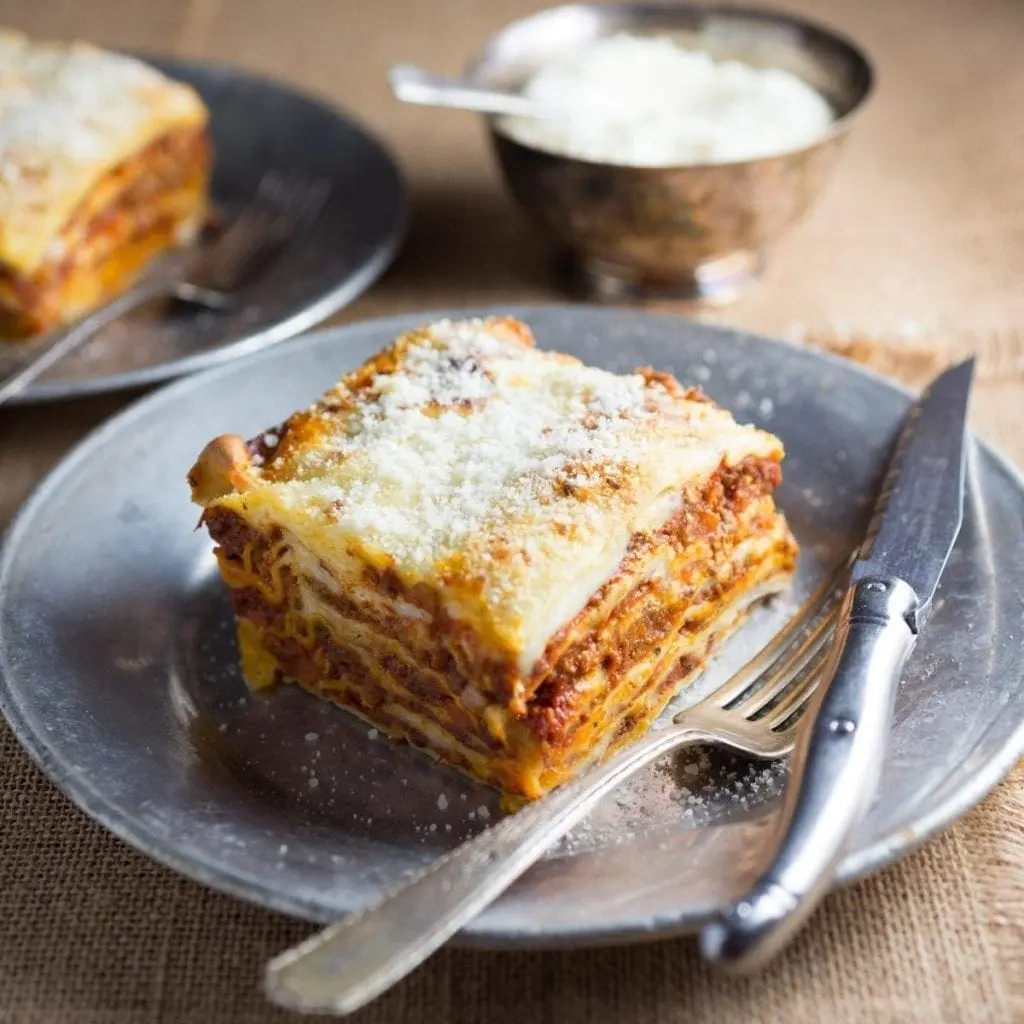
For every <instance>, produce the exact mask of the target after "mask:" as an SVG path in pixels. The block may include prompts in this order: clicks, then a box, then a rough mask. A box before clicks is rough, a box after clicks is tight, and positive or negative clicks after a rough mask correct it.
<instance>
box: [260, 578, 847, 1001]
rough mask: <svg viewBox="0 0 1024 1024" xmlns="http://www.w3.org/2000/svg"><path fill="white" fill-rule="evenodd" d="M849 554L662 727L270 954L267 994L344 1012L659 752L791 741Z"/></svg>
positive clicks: (421, 956)
mask: <svg viewBox="0 0 1024 1024" xmlns="http://www.w3.org/2000/svg"><path fill="white" fill-rule="evenodd" d="M848 569H849V565H848V564H846V565H844V566H842V567H841V568H840V569H839V570H838V571H837V573H836V574H835V575H834V576H833V577H832V578H831V579H830V580H829V581H828V582H827V583H825V584H824V585H823V586H822V587H821V588H820V589H819V590H818V591H817V592H816V593H815V594H813V595H812V596H811V597H810V598H809V599H808V600H807V601H806V602H805V603H804V605H803V606H802V607H801V608H800V609H799V611H798V612H797V614H796V615H795V616H794V617H793V618H792V619H791V620H790V621H789V623H788V624H787V625H786V626H785V627H784V628H783V630H782V631H781V632H780V633H779V634H778V635H777V636H776V637H775V638H774V639H773V640H772V641H771V642H770V643H769V644H768V645H767V646H766V647H765V648H763V649H762V650H761V651H760V653H758V654H757V655H755V657H754V658H752V659H751V660H750V661H749V662H748V663H747V664H746V665H745V666H744V667H743V668H742V669H740V671H739V672H737V673H736V674H735V675H734V676H732V678H731V679H729V680H728V681H727V682H725V683H724V684H723V685H722V686H720V687H719V688H718V689H717V690H715V691H714V692H713V693H712V694H710V695H709V696H708V697H706V698H704V700H702V701H701V702H700V703H698V704H696V705H694V706H693V707H690V708H687V709H685V710H683V711H681V712H679V713H678V714H677V715H676V716H675V717H674V718H673V720H672V724H671V725H670V726H667V727H666V728H663V729H659V730H655V731H652V732H650V733H648V734H647V736H645V737H644V738H643V739H641V740H639V741H637V742H636V743H634V744H632V745H631V746H629V747H627V748H626V749H624V750H622V751H621V752H620V753H618V754H616V755H615V756H613V757H612V758H610V759H609V760H607V761H605V762H604V763H603V764H600V765H598V766H597V767H596V768H594V769H592V770H591V771H589V772H587V773H586V774H585V775H583V776H581V777H580V778H577V779H575V780H573V781H571V782H567V783H566V784H565V785H563V786H561V787H559V788H558V789H556V790H554V791H553V792H552V793H549V794H548V795H547V796H545V797H544V798H543V799H541V800H539V801H537V802H536V803H533V804H529V805H528V806H526V807H524V808H523V809H522V810H520V811H518V812H517V813H515V814H512V815H510V816H509V817H507V818H504V819H502V820H501V821H500V822H498V823H497V824H496V825H493V826H492V827H491V828H489V829H487V830H486V831H484V832H482V833H480V835H478V836H476V837H474V838H473V839H471V840H470V841H469V842H466V843H464V844H462V845H461V846H459V847H458V848H457V849H455V850H453V851H452V852H451V853H449V854H447V855H445V856H444V857H442V858H440V859H439V860H438V861H436V862H435V863H433V864H431V865H430V866H429V867H427V868H426V869H424V870H423V871H422V872H420V873H419V874H418V875H416V876H415V877H414V878H413V879H412V880H411V881H409V882H406V883H404V884H403V885H401V886H399V887H398V888H396V889H394V890H392V891H391V892H390V893H388V894H387V895H385V896H384V897H383V898H382V899H381V900H379V901H378V902H376V903H374V904H372V905H371V906H370V907H368V908H367V909H366V910H364V911H362V912H361V913H358V914H355V915H353V916H351V917H347V918H345V919H344V920H342V921H339V922H337V923H336V924H332V925H330V926H329V927H327V928H325V929H324V930H323V931H321V932H320V933H319V934H316V935H313V936H312V937H310V938H309V939H307V940H306V941H305V942H303V943H301V944H299V945H298V946H295V947H294V948H293V949H290V950H288V951H287V952H285V953H283V954H281V955H280V956H278V957H276V958H275V959H274V960H272V961H271V962H270V963H269V964H268V965H267V969H266V976H265V987H266V992H267V995H268V997H269V998H270V999H271V1000H273V1001H274V1002H275V1003H278V1004H279V1005H281V1006H285V1007H288V1008H290V1009H294V1010H302V1011H306V1012H321V1013H324V1012H326V1013H334V1014H346V1013H351V1012H352V1011H354V1010H357V1009H358V1008H359V1007H360V1006H363V1005H364V1004H366V1003H367V1002H369V1001H370V1000H371V999H373V998H375V997H376V996H378V995H380V994H381V993H382V992H384V991H385V990H386V989H387V988H389V987H390V986H391V985H393V984H395V982H397V981H399V980H400V979H401V978H402V977H404V976H405V975H406V974H408V973H409V971H411V970H412V969H413V968H414V967H416V966H417V965H418V964H420V963H422V962H423V961H424V960H425V959H426V958H427V957H428V956H429V955H430V954H431V953H432V952H434V950H436V949H437V948H438V947H439V946H440V945H441V944H442V943H444V942H445V940H447V939H448V938H450V937H451V936H452V935H454V934H455V932H457V931H458V930H459V929H460V928H461V927H462V926H463V925H465V924H466V923H468V922H469V921H470V920H472V918H474V917H476V915H477V914H479V913H480V912H481V911H482V910H483V909H484V908H485V907H487V906H488V905H489V904H490V903H491V902H493V901H494V900H495V899H496V898H497V897H498V896H499V895H500V894H501V893H502V892H504V890H505V889H507V888H508V887H509V885H511V884H512V882H514V881H515V880H516V879H517V878H518V877H519V876H520V875H521V874H522V873H523V872H524V871H526V869H527V868H528V867H530V865H531V864H533V863H534V862H535V861H536V860H537V859H538V858H539V857H540V856H541V854H543V852H544V851H545V850H546V849H547V848H548V847H549V846H551V845H552V844H553V843H554V842H555V841H556V840H558V839H559V838H560V837H561V836H563V835H564V834H565V833H566V832H568V831H569V829H571V828H572V827H573V825H575V824H576V823H577V822H579V821H580V820H581V819H582V818H583V817H584V816H585V815H586V814H587V813H588V811H590V810H591V809H592V808H593V807H594V805H595V804H597V802H598V801H599V800H600V799H601V798H602V797H603V796H604V795H605V794H607V793H608V792H610V791H611V790H612V789H614V788H615V787H616V786H618V785H619V784H620V783H622V782H624V781H625V780H626V779H627V778H629V777H630V776H631V775H633V774H635V773H636V772H637V771H639V770H640V769H641V768H643V767H644V766H645V765H647V764H650V763H651V762H652V761H654V760H656V759H657V758H659V757H661V756H662V755H664V754H667V753H668V752H669V751H672V750H676V749H678V748H680V747H685V746H691V745H693V744H714V745H719V746H724V747H728V748H731V749H733V750H736V751H740V752H742V753H744V754H749V755H751V756H753V757H757V758H763V759H775V758H780V757H782V756H784V755H785V754H787V753H788V752H789V751H790V750H791V749H792V747H793V743H794V738H795V735H796V725H797V722H798V720H799V719H800V717H801V715H802V713H803V711H804V709H805V708H806V706H807V703H808V701H809V700H810V697H811V695H812V694H813V693H814V691H815V689H816V687H817V684H818V679H819V676H820V674H821V673H820V669H821V666H822V664H823V663H824V661H825V658H826V656H827V650H826V649H825V647H826V643H827V641H828V640H829V638H830V637H831V635H832V632H833V629H834V626H835V621H836V612H837V609H838V605H839V597H840V588H841V587H842V585H843V583H844V582H845V578H846V574H847V572H848Z"/></svg>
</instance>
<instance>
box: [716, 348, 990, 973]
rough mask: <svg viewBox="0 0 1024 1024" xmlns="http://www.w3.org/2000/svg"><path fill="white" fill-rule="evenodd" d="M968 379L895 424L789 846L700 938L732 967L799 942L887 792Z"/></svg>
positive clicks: (961, 460) (789, 812)
mask: <svg viewBox="0 0 1024 1024" xmlns="http://www.w3.org/2000/svg"><path fill="white" fill-rule="evenodd" d="M973 375H974V360H973V359H969V360H967V361H966V362H963V363H960V364H958V365H957V366H954V367H952V368H950V369H949V370H947V371H946V372H945V373H943V374H941V375H940V376H939V377H937V378H936V379H935V380H934V381H933V382H932V384H931V385H930V386H929V387H928V388H927V389H926V391H925V392H924V394H923V395H922V396H921V398H920V400H919V401H918V402H916V403H915V405H914V406H913V407H912V408H911V410H910V413H909V414H908V416H907V418H906V421H905V422H904V424H903V426H902V429H901V430H900V433H899V437H898V439H897V441H896V446H895V451H894V454H893V456H892V459H891V462H890V465H889V467H888V471H887V473H886V476H885V479H884V482H883V484H882V488H881V491H880V493H879V496H878V499H877V502H876V505H875V509H874V514H873V516H872V518H871V521H870V524H869V526H868V530H867V534H866V536H865V539H864V542H863V544H862V545H861V547H860V550H859V552H858V555H857V558H856V561H855V562H854V564H853V568H852V570H851V573H850V579H849V587H848V589H847V592H846V594H845V597H844V600H843V603H842V606H841V609H840V613H839V619H838V621H837V624H836V630H835V638H834V641H833V646H832V648H831V650H830V652H829V655H828V657H827V659H826V661H825V665H824V668H823V670H822V671H823V673H824V675H823V678H822V680H821V685H820V686H819V688H818V691H817V694H816V697H815V702H814V704H813V705H812V707H811V708H810V709H809V711H808V715H807V721H806V722H805V727H804V730H803V732H802V735H801V738H800V740H799V741H798V742H797V745H796V747H795V749H794V751H793V754H792V757H791V760H790V775H789V783H788V785H787V788H786V798H785V802H784V813H783V816H782V828H781V830H780V832H781V842H780V843H779V845H778V847H777V850H776V852H775V855H774V857H773V859H772V861H771V864H770V865H769V867H768V868H767V870H766V871H765V872H764V873H763V874H762V875H761V877H760V878H759V879H758V880H757V881H756V883H755V884H754V886H753V888H752V889H751V890H750V892H749V893H747V894H746V895H745V896H743V897H742V898H741V899H739V900H737V901H735V902H734V903H731V904H730V905H728V906H727V907H726V909H725V910H724V911H723V912H721V913H720V914H718V915H716V917H714V918H713V919H712V920H711V921H710V922H708V924H706V925H705V926H704V929H703V930H702V932H701V935H700V946H701V951H702V953H703V954H704V956H705V957H706V958H707V959H708V960H710V961H712V962H714V963H717V964H719V965H721V966H723V967H726V968H728V969H735V970H737V971H745V970H750V969H755V968H757V967H758V966H760V965H761V964H763V963H764V962H765V961H767V960H768V959H769V958H770V957H771V956H773V955H774V954H775V953H776V952H777V951H778V950H779V949H781V948H782V947H783V946H784V945H785V944H786V942H788V941H789V939H791V938H792V937H793V935H794V934H795V933H796V932H797V931H798V930H799V928H800V927H801V925H802V924H803V922H804V921H805V920H806V919H807V917H808V915H809V914H810V913H811V911H812V910H813V909H814V907H815V906H816V905H817V903H818V902H819V900H820V899H821V898H822V897H823V895H824V894H825V892H826V891H827V889H828V886H829V883H830V882H831V880H832V878H833V877H834V874H835V871H836V868H837V866H838V864H839V861H840V859H841V858H842V856H843V853H844V852H845V850H846V849H847V846H848V843H849V840H850V838H851V836H852V834H853V832H854V829H855V828H856V827H857V825H858V824H859V823H860V822H861V821H862V820H863V818H864V817H865V815H866V814H867V812H868V809H869V807H870V805H871V802H872V800H873V798H874V796H875V793H876V791H877V789H878V784H879V781H880V777H881V770H882V762H883V759H884V756H885V750H886V745H887V740H888V735H889V731H890V728H891V723H892V714H893V706H894V703H895V698H896V692H897V688H898V685H899V681H900V676H901V673H902V671H903V666H904V663H905V661H906V659H907V657H908V656H909V655H910V652H911V651H912V650H913V648H914V645H915V643H916V642H917V640H918V637H919V635H920V633H921V630H922V628H923V627H924V625H925V623H926V621H927V619H928V613H929V610H930V608H931V603H932V597H933V596H934V594H935V589H936V587H937V586H938V583H939V579H940V577H941V576H942V572H943V569H944V568H945V566H946V562H947V560H948V558H949V555H950V552H951V550H952V548H953V544H954V541H955V540H956V537H957V534H958V532H959V530H960V523H961V521H962V518H963V502H964V470H965V455H966V450H967V436H966V418H967V399H968V395H969V393H970V389H971V381H972V378H973Z"/></svg>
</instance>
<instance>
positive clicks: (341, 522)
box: [189, 319, 797, 798]
mask: <svg viewBox="0 0 1024 1024" xmlns="http://www.w3.org/2000/svg"><path fill="white" fill-rule="evenodd" d="M781 458H782V445H781V444H780V442H779V441H778V440H777V439H776V438H775V437H773V436H772V435H770V434H767V433H764V432H763V431H761V430H757V429H754V428H753V427H746V426H739V425H737V424H736V422H735V421H734V420H733V418H732V417H731V416H730V415H729V413H728V412H726V411H724V410H723V409H721V408H719V407H718V406H716V405H715V404H714V403H712V402H711V401H710V400H708V399H707V398H705V397H704V396H703V395H702V394H701V393H700V392H699V391H696V390H689V391H688V390H684V389H683V388H682V387H680V385H679V384H678V383H676V381H675V380H674V379H673V378H672V377H670V376H668V375H667V374H664V373H658V372H655V371H653V370H649V369H643V370H639V371H637V372H636V373H634V374H631V375H626V376H618V375H615V374H612V373H607V372H605V371H603V370H598V369H593V368H591V367H588V366H584V365H583V364H581V363H580V362H579V361H578V360H576V359H573V358H571V357H570V356H566V355H560V354H558V353H556V352H544V351H540V350H538V349H536V348H535V347H534V344H533V338H532V336H531V334H530V332H529V330H528V329H527V328H526V326H525V325H523V324H521V323H519V322H518V321H516V320H512V319H491V320H486V321H480V320H472V321H465V322H441V323H436V324H434V325H433V326H430V327H427V328H424V329H422V330H418V331H414V332H412V333H410V334H407V335H404V336H403V337H401V338H399V339H398V340H397V341H396V342H395V343H394V344H393V345H392V346H391V347H389V348H387V349H385V350H384V351H383V352H381V353H379V354H378V355H377V356H376V357H374V358H373V359H371V360H370V361H369V362H368V363H366V364H365V365H364V366H363V367H361V368H360V369H358V370H357V371H356V372H354V373H352V374H350V375H349V376H348V377H345V378H344V380H342V381H341V383H340V384H338V385H337V386H336V387H335V388H334V389H333V390H332V391H330V392H328V393H327V394H326V395H325V396H324V398H323V399H322V400H321V401H319V402H318V403H317V404H316V405H314V406H313V407H312V408H310V409H307V410H306V411H304V412H299V413H296V414H295V415H293V416H292V417H291V418H290V419H288V420H287V422H285V423H284V424H282V425H281V426H280V427H278V428H276V429H274V430H272V431H270V432H268V433H265V434H263V435H262V436H260V437H257V438H256V439H255V440H253V441H250V442H248V443H246V442H243V440H242V439H241V438H239V437H235V436H225V437H220V438H217V439H216V440H214V441H212V442H211V443H210V444H209V445H208V446H207V447H206V449H205V450H204V451H203V453H202V454H201V456H200V457H199V460H198V462H197V463H196V465H195V466H194V467H193V469H192V471H191V473H190V477H189V482H190V483H191V486H192V494H193V498H194V500H196V501H197V502H198V503H199V504H201V505H202V506H203V508H204V511H203V513H202V521H203V522H204V523H205V524H206V526H207V528H208V529H209V531H210V533H211V535H212V536H213V538H214V540H215V541H216V543H217V549H216V554H217V559H218V562H219V565H220V571H221V573H222V574H223V578H224V580H225V582H226V583H227V585H228V587H229V588H230V590H231V596H232V599H233V602H234V608H235V611H236V613H237V617H238V637H239V645H240V648H241V657H242V667H243V671H244V673H245V676H246V678H247V679H248V681H249V683H250V685H251V686H252V687H253V688H255V689H262V688H263V687H266V686H269V685H270V684H272V683H275V682H297V683H299V684H300V685H301V686H303V687H305V688H306V689H308V690H310V691H312V692H313V693H315V694H317V695H319V696H321V697H326V698H327V699H328V700H332V701H335V702H337V703H338V704H341V705H342V706H344V707H346V708H349V709H351V710H353V711H355V712H356V713H357V714H359V715H361V716H362V717H363V718H365V719H366V721H368V722H370V723H372V725H374V726H375V727H377V728H379V729H381V730H383V731H384V732H386V733H387V734H388V735H390V736H392V737H396V738H401V739H404V740H408V741H409V742H410V743H412V744H414V745H416V746H417V747H421V748H423V749H424V750H426V751H428V752H429V753H431V754H432V755H434V756H435V757H437V758H439V759H440V760H442V761H444V762H446V763H448V764H451V765H455V766H456V767H458V768H461V769H463V770H464V771H466V772H468V773H470V774H471V775H474V776H476V777H477V778H479V779H482V780H483V781H485V782H488V783H490V784H491V785H493V786H495V787H497V788H498V789H500V790H502V791H504V792H505V793H507V794H514V795H516V796H520V797H528V798H532V797H538V796H540V795H541V794H543V793H544V792H545V791H547V790H549V789H551V788H552V787H553V786H557V785H558V784H559V783H561V782H562V781H564V780H565V779H567V778H568V777H569V776H571V775H572V774H574V773H576V772H579V771H580V770H581V769H583V768H585V767H586V766H587V765H588V764H589V763H590V762H592V761H593V760H594V759H596V758H600V757H602V756H603V755H604V754H606V753H607V752H608V751H610V750H613V749H615V748H616V747H618V746H620V745H621V744H624V743H628V742H629V741H630V740H631V739H632V738H634V737H636V736H637V735H639V734H640V733H641V732H642V731H643V730H645V729H646V728H647V726H648V725H649V724H650V723H651V721H652V720H653V719H654V718H655V716H656V715H657V714H658V713H659V712H660V711H661V709H662V708H663V707H664V706H665V704H666V702H667V701H668V700H669V699H670V698H671V697H672V696H673V694H675V693H676V692H677V691H678V690H679V689H680V687H681V686H683V685H684V684H685V683H686V682H687V681H688V680H690V679H692V678H693V676H694V675H695V674H696V673H698V672H699V671H700V670H701V668H702V666H703V665H704V664H705V662H706V661H707V659H708V657H709V655H710V654H711V652H712V650H713V649H714V648H715V646H716V645H717V644H718V643H719V642H720V641H721V640H722V638H723V637H724V636H725V635H726V634H728V633H729V632H731V631H732V630H733V629H734V628H735V627H736V626H737V625H738V623H739V622H740V621H741V620H742V619H743V616H744V613H745V612H746V610H747V609H748V608H749V606H750V605H751V603H752V602H754V601H757V600H758V599H760V598H763V597H765V596H766V595H768V594H770V593H772V592H774V591H777V590H779V589H780V588H782V587H783V586H784V585H785V584H786V582H787V580H788V579H789V577H790V575H791V573H792V571H793V568H794V564H795V560H796V554H797V551H796V545H795V543H794V541H793V538H792V536H791V535H790V532H789V530H788V528H787V526H786V523H785V520H784V519H783V517H782V516H781V515H780V514H779V512H777V511H776V509H775V506H774V504H773V501H772V491H773V489H774V488H775V486H776V485H777V484H778V483H779V480H780V477H781V473H780V469H779V461H780V459H781Z"/></svg>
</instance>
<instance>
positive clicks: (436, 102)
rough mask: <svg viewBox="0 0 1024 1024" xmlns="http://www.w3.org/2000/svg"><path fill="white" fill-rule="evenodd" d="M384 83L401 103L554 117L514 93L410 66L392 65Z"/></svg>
mask: <svg viewBox="0 0 1024 1024" xmlns="http://www.w3.org/2000/svg"><path fill="white" fill-rule="evenodd" d="M388 84H389V85H390V86H391V91H392V92H393V93H394V94H395V96H396V98H398V99H400V100H401V101H402V102H403V103H418V104H420V105H422V106H426V107H450V108H453V109H455V110H473V111H476V112H477V113H480V114H497V115H502V116H505V117H534V118H542V119H543V118H549V117H552V116H554V115H553V114H552V113H551V112H550V111H548V110H547V109H546V108H544V107H542V106H540V105H539V104H538V103H536V102H534V101H533V100H531V99H527V98H526V97H525V96H520V95H518V94H517V93H512V92H501V91H500V90H497V89H483V88H481V87H480V86H478V85H474V84H473V83H472V82H468V81H466V79H464V78H449V77H448V76H447V75H435V74H432V73H431V72H429V71H424V70H423V69H422V68H418V67H416V66H415V65H412V64H395V65H394V66H393V67H392V68H391V70H390V71H389V72H388Z"/></svg>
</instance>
